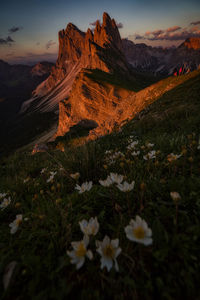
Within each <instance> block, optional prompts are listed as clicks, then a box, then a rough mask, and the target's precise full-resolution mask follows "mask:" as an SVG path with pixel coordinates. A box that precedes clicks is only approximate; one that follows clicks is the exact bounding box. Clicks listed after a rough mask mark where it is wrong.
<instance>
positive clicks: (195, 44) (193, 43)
mask: <svg viewBox="0 0 200 300" xmlns="http://www.w3.org/2000/svg"><path fill="white" fill-rule="evenodd" d="M179 48H188V49H193V50H199V49H200V38H198V37H192V38H188V39H186V40H185V42H183V43H182V44H181V45H180V46H179Z"/></svg>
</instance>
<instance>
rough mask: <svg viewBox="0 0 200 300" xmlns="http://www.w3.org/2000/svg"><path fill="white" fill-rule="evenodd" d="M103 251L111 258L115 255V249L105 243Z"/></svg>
mask: <svg viewBox="0 0 200 300" xmlns="http://www.w3.org/2000/svg"><path fill="white" fill-rule="evenodd" d="M103 253H104V255H105V256H107V257H111V258H113V257H114V255H115V250H114V248H113V247H112V246H111V245H107V246H106V247H105V248H104V250H103Z"/></svg>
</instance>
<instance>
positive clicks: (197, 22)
mask: <svg viewBox="0 0 200 300" xmlns="http://www.w3.org/2000/svg"><path fill="white" fill-rule="evenodd" d="M198 24H200V21H196V22H191V23H190V25H198Z"/></svg>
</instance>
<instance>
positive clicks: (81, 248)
mask: <svg viewBox="0 0 200 300" xmlns="http://www.w3.org/2000/svg"><path fill="white" fill-rule="evenodd" d="M86 252H87V251H86V249H85V246H84V244H83V243H80V244H79V245H78V248H77V250H76V255H77V256H78V257H82V256H85V254H86Z"/></svg>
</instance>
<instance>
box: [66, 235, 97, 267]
mask: <svg viewBox="0 0 200 300" xmlns="http://www.w3.org/2000/svg"><path fill="white" fill-rule="evenodd" d="M88 244H89V238H88V236H87V235H85V236H84V237H83V240H82V241H79V242H72V243H71V245H72V248H73V250H72V251H67V254H68V256H69V257H70V258H71V260H70V261H71V263H72V264H76V269H77V270H78V269H80V268H81V267H82V266H83V264H84V262H85V256H87V257H88V258H89V259H90V260H91V259H92V258H93V254H92V251H91V250H87V246H88Z"/></svg>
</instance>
